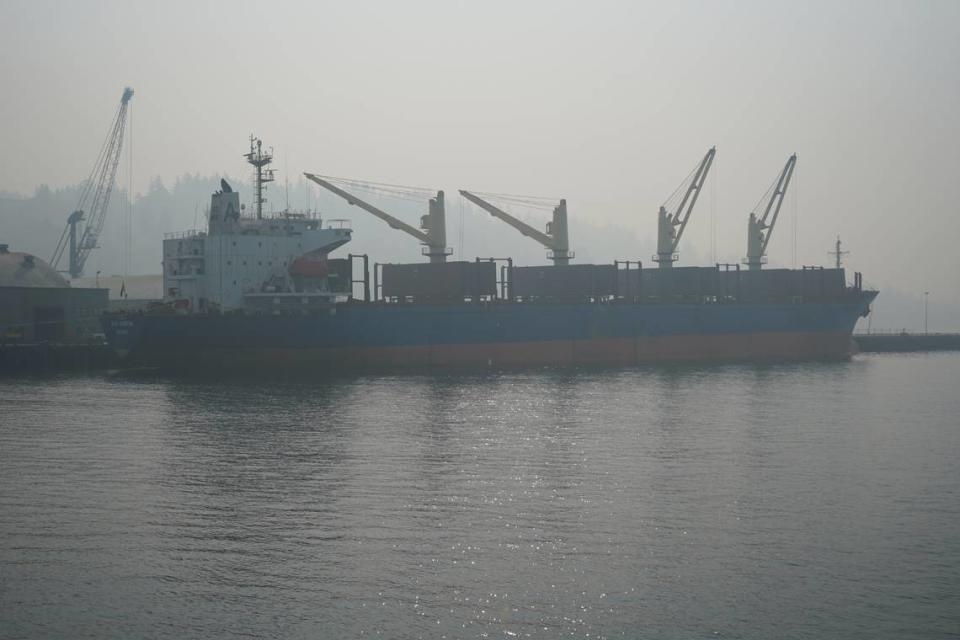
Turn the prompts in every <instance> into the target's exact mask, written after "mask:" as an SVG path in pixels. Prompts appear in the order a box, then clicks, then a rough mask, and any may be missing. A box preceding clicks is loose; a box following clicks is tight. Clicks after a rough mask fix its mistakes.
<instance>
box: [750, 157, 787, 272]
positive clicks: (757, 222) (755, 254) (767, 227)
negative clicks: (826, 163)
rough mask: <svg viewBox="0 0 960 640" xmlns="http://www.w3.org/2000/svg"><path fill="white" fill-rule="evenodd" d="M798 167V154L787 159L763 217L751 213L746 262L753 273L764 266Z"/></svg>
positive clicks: (774, 185)
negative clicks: (782, 207) (768, 247)
mask: <svg viewBox="0 0 960 640" xmlns="http://www.w3.org/2000/svg"><path fill="white" fill-rule="evenodd" d="M796 165H797V154H793V155H792V156H790V157H789V158H787V163H786V164H785V165H784V166H783V171H781V172H780V175H779V176H778V177H777V179H776V181H775V182H774V184H773V191H772V192H771V193H770V198H769V199H768V200H767V204H766V207H765V208H764V211H763V216H762V217H760V218H759V219H758V218H757V214H756V211H753V212H751V213H750V219H749V220H748V221H747V257H746V258H745V259H744V262H745V263H746V265H747V268H748V269H750V270H751V271H755V270H757V269H760V268H761V266H762V265H763V261H764V256H765V255H766V253H767V245H768V244H769V243H770V236H771V235H773V228H774V227H775V226H776V224H777V217H778V216H779V215H780V207H781V206H783V199H784V197H786V193H787V187H789V186H790V179H791V178H792V177H793V169H794V167H796ZM771 213H772V214H773V216H772V217H771V215H770V214H771ZM768 220H769V222H768Z"/></svg>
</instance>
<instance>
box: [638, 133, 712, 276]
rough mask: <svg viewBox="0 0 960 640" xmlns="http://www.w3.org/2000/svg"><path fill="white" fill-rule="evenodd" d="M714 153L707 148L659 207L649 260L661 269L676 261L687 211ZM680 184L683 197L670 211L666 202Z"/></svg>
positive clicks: (688, 217) (691, 204) (687, 214)
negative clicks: (674, 208)
mask: <svg viewBox="0 0 960 640" xmlns="http://www.w3.org/2000/svg"><path fill="white" fill-rule="evenodd" d="M716 154H717V148H716V147H710V150H709V151H707V153H706V155H704V156H703V160H701V161H700V163H699V164H698V165H697V168H696V169H694V170H693V172H692V173H691V174H690V175H689V176H687V178H686V179H685V180H684V181H683V182H682V183H680V186H679V187H678V188H677V190H676V191H674V192H673V195H672V196H670V198H669V199H668V200H667V202H665V203H664V204H663V205H662V206H661V207H660V211H659V213H658V214H657V255H655V256H653V261H654V262H656V263H658V265H659V267H660V268H661V269H669V268H670V267H672V266H673V263H674V262H676V261H677V257H678V256H677V247H678V246H680V238H681V237H682V236H683V230H684V229H686V228H687V222H688V221H689V220H690V214H691V213H692V212H693V207H694V205H696V204H697V198H699V197H700V190H701V188H702V187H703V183H704V182H705V181H706V179H707V174H708V173H709V172H710V165H712V164H713V157H714V156H715V155H716ZM684 185H687V189H686V191H684V193H683V198H682V199H681V200H680V202H679V204H678V205H677V206H676V210H675V211H670V208H669V203H670V202H671V201H672V200H673V199H674V197H675V196H677V195H678V194H679V193H680V190H681V189H682V188H683V186H684Z"/></svg>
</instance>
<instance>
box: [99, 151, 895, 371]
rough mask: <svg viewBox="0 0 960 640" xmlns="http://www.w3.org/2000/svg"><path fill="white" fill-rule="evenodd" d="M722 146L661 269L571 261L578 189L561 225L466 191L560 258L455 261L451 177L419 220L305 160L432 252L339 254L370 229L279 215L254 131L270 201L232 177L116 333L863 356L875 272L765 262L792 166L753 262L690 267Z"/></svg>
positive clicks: (403, 346)
mask: <svg viewBox="0 0 960 640" xmlns="http://www.w3.org/2000/svg"><path fill="white" fill-rule="evenodd" d="M713 152H714V150H713V149H711V150H710V152H708V154H707V156H705V157H704V160H703V161H702V162H701V163H700V165H699V166H698V169H697V170H695V172H694V174H692V177H691V178H690V179H689V180H688V183H687V185H686V189H683V190H678V191H679V193H680V196H678V199H677V202H676V203H674V205H675V206H672V210H668V209H667V208H666V207H661V210H660V216H659V221H660V237H659V243H658V255H657V256H654V258H653V260H654V261H656V262H657V263H658V264H657V267H655V268H644V266H643V264H641V263H640V262H639V261H616V262H614V263H612V264H597V265H593V264H570V260H571V259H572V258H573V257H574V254H573V252H571V251H570V250H569V243H568V238H567V230H566V203H565V202H563V201H561V203H560V205H559V206H557V207H556V208H554V210H553V219H552V220H551V223H550V224H549V225H548V227H547V231H546V233H543V232H539V231H537V230H534V229H533V228H531V227H527V225H526V224H525V223H523V222H522V221H520V220H518V219H516V218H514V217H512V216H510V214H508V213H506V212H505V211H503V210H502V209H500V208H498V207H496V206H495V205H493V204H491V202H490V201H489V200H487V199H484V198H481V197H480V196H479V195H477V194H474V193H471V192H466V191H464V192H461V193H462V194H463V195H464V197H466V198H468V199H470V200H471V201H472V202H475V203H477V204H478V205H480V206H481V207H482V208H484V209H486V210H488V211H489V212H490V213H491V214H492V215H494V216H495V217H498V218H500V219H502V220H504V221H505V222H508V223H509V224H511V226H514V227H515V228H517V229H518V230H519V231H520V232H522V233H524V235H528V236H530V237H531V238H533V239H535V240H538V241H540V242H541V243H542V244H544V245H545V246H547V247H548V248H549V249H550V253H549V254H548V257H549V258H550V259H551V260H553V262H554V264H552V265H548V266H519V265H514V264H513V261H512V260H510V259H502V260H501V259H494V258H486V259H481V258H477V259H475V260H473V261H449V260H448V257H449V256H450V254H451V251H450V249H449V248H447V247H446V246H445V244H446V242H445V241H446V235H445V234H446V231H445V223H444V195H443V192H437V193H436V195H435V196H434V197H432V198H430V200H429V208H428V212H427V214H426V215H425V216H423V218H422V219H421V224H420V227H419V228H415V227H413V226H412V225H408V224H406V223H404V222H403V221H402V220H400V219H399V218H396V217H394V216H391V215H390V214H388V213H386V212H385V211H382V210H381V209H379V208H377V207H375V206H373V205H371V204H369V203H368V202H365V201H364V200H361V199H360V198H359V197H357V196H356V195H355V194H353V193H350V192H348V191H347V190H346V189H344V188H343V187H342V186H339V185H337V184H336V183H335V182H334V181H333V179H330V178H326V177H322V176H317V175H314V174H305V175H306V176H307V177H308V178H309V179H311V180H313V181H314V182H316V183H318V184H320V185H321V186H323V187H325V188H327V189H329V190H330V191H332V192H333V193H335V194H337V195H339V196H341V197H343V198H344V199H346V200H347V202H349V203H350V204H352V205H356V206H359V207H360V208H362V209H365V210H367V211H368V212H370V213H371V214H373V215H375V216H377V217H379V218H381V219H383V220H384V221H385V222H387V223H388V224H389V225H390V226H391V227H392V228H394V229H397V230H400V231H404V232H406V233H408V234H409V235H412V236H414V237H415V238H416V239H418V240H419V241H420V242H421V243H422V244H423V245H424V247H423V253H424V255H426V256H427V257H428V259H429V262H424V263H410V264H379V263H371V261H370V259H369V256H366V255H353V254H347V255H346V256H344V257H335V255H333V256H332V255H331V253H332V252H334V251H335V250H337V249H338V248H340V247H342V246H344V245H346V244H347V243H348V242H349V241H350V239H351V237H352V230H351V229H350V228H349V225H347V224H344V223H343V222H342V221H326V226H324V222H325V221H324V220H323V219H322V218H320V216H319V215H318V214H311V213H290V212H282V213H280V214H276V215H272V216H265V215H264V213H263V208H262V204H263V203H264V202H265V199H264V186H265V183H266V182H269V181H270V180H271V179H272V173H270V170H269V169H267V168H266V167H267V166H268V165H269V163H270V161H271V160H272V157H271V154H270V153H269V152H266V151H265V150H264V149H263V147H262V143H261V142H260V141H259V140H256V139H254V138H251V147H250V153H249V154H247V161H248V162H249V163H250V164H251V165H253V166H254V167H255V169H256V174H255V180H256V181H255V197H254V207H253V209H254V211H253V212H251V213H249V214H248V213H246V212H245V211H244V210H243V209H244V208H243V207H241V205H240V202H239V195H238V194H237V192H235V191H234V190H233V189H232V188H231V187H230V185H229V184H228V183H226V182H225V181H221V190H219V191H217V192H216V193H214V194H213V196H212V198H211V204H210V210H209V214H208V224H207V229H206V230H203V231H191V232H185V233H179V234H171V235H169V236H167V237H166V238H164V240H163V268H164V273H163V278H164V289H165V299H164V302H163V303H162V304H159V305H157V306H155V307H154V308H152V309H149V310H147V311H145V312H138V313H122V314H112V315H106V316H104V317H103V320H102V323H103V328H104V332H105V335H106V336H107V339H108V341H109V343H110V345H111V346H112V347H113V348H114V349H115V350H116V351H117V353H118V354H119V355H120V356H121V357H122V358H123V359H124V361H125V362H126V363H127V364H129V365H131V366H148V367H158V368H161V369H169V370H180V371H198V370H204V369H207V370H212V371H242V370H249V371H260V370H261V369H262V368H264V367H279V368H282V369H287V370H308V371H313V372H317V373H325V372H330V373H333V372H339V371H344V370H350V369H367V370H390V369H423V368H451V367H484V368H486V367H495V368H500V367H530V366H576V365H620V366H629V365H637V364H641V363H649V362H667V361H677V360H756V359H778V360H779V359H838V358H847V357H849V356H850V355H851V353H852V352H853V349H854V348H855V346H854V343H853V341H852V340H851V334H852V332H853V328H854V325H855V324H856V322H857V320H858V318H860V317H862V316H864V315H866V314H867V313H868V312H869V305H870V303H871V301H872V300H873V299H874V297H875V296H876V295H877V292H876V291H869V290H866V289H864V287H863V284H862V283H863V280H862V277H861V275H860V274H859V273H856V274H854V278H853V282H852V283H847V281H846V275H845V271H844V269H843V268H839V265H837V267H838V268H829V269H828V268H822V267H804V268H802V269H797V270H791V269H761V268H760V266H761V264H762V262H763V260H762V258H763V251H764V250H765V247H766V240H769V235H768V234H769V231H770V230H772V227H773V224H774V223H775V220H776V211H779V204H780V203H781V202H782V198H783V193H784V192H785V191H786V186H787V185H788V184H789V174H788V173H787V168H785V170H784V172H783V173H782V174H781V175H780V178H779V182H778V183H775V188H774V189H773V190H772V192H771V193H772V196H771V198H770V199H769V201H768V202H767V204H766V205H765V206H764V207H763V208H764V211H763V215H762V217H761V216H758V215H753V214H752V215H751V216H750V226H749V232H750V234H751V236H750V240H751V244H750V246H751V247H753V249H752V250H751V251H752V253H751V254H750V255H748V259H747V260H746V261H745V263H746V267H747V268H741V265H740V264H735V265H730V264H717V265H713V266H709V267H677V266H674V264H673V262H674V261H675V260H676V253H675V251H676V247H677V242H678V241H679V237H680V236H681V235H682V232H683V229H684V227H685V226H686V222H687V221H688V219H689V215H690V212H691V211H692V208H693V205H694V204H695V203H696V197H697V195H698V194H699V190H700V188H701V187H702V185H703V180H704V179H705V178H706V175H707V171H708V170H709V166H710V162H712V157H713V155H712V154H713ZM793 160H795V156H794V157H793ZM788 167H789V168H790V172H791V173H792V166H791V165H789V163H788ZM771 212H774V213H773V217H772V218H770V217H769V215H770V213H771ZM758 251H759V253H760V255H759V256H758V255H757V252H758Z"/></svg>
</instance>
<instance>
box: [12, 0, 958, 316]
mask: <svg viewBox="0 0 960 640" xmlns="http://www.w3.org/2000/svg"><path fill="white" fill-rule="evenodd" d="M0 60H2V66H0V81H2V86H3V94H2V96H3V97H2V100H0V123H2V124H0V127H2V128H3V129H2V130H3V141H4V143H5V149H4V153H3V157H4V168H3V173H2V175H0V190H8V191H20V192H25V193H29V192H31V191H32V190H33V189H34V187H35V186H36V185H37V184H38V183H41V182H45V183H48V184H50V185H54V186H57V185H64V184H74V183H76V182H78V181H79V180H81V179H82V178H84V177H85V176H86V175H87V173H88V172H89V170H90V166H91V164H92V161H93V158H94V156H95V155H96V151H97V149H98V148H99V145H100V144H101V142H102V139H103V137H104V135H105V133H106V129H107V125H108V124H109V120H110V117H111V115H112V113H113V110H114V109H115V107H116V104H117V102H118V100H119V97H120V93H121V91H122V89H123V86H124V85H131V86H132V87H134V89H135V90H136V96H135V97H134V107H133V131H134V150H135V171H134V173H135V187H136V189H138V190H143V189H145V188H146V185H147V184H148V182H149V180H150V179H151V178H152V177H153V176H155V175H159V176H161V177H162V178H163V179H164V180H165V181H172V180H173V179H174V178H175V176H176V175H178V174H182V173H185V172H190V173H194V172H199V173H201V174H219V173H228V174H231V175H242V174H243V172H244V169H245V167H244V165H243V160H242V158H241V157H240V156H241V154H242V153H243V152H244V151H245V150H246V148H245V146H246V144H247V143H246V138H247V136H248V135H249V134H250V133H256V134H257V135H259V136H261V137H263V138H264V140H265V141H266V142H268V143H269V144H272V145H273V146H275V147H276V150H277V155H278V162H277V168H279V169H280V170H283V169H284V168H285V167H289V171H290V173H291V174H293V173H296V172H300V171H313V172H317V173H322V174H331V175H342V176H349V177H358V178H367V179H371V180H378V181H384V182H395V183H401V184H412V185H421V186H426V187H432V188H444V189H447V190H448V191H450V192H454V191H455V189H457V188H472V189H477V190H481V191H501V192H514V193H523V194H535V195H545V196H557V197H561V196H562V197H566V198H568V200H569V203H570V216H571V218H577V217H584V218H589V219H592V220H598V221H607V220H609V221H616V222H617V223H620V224H627V225H630V226H632V227H634V228H637V229H638V230H639V231H641V232H642V233H644V234H648V235H649V237H650V238H652V237H653V235H654V233H655V216H656V210H657V207H658V206H659V205H660V203H661V202H663V200H665V199H666V198H667V196H669V195H670V193H671V192H672V191H673V189H674V188H675V187H676V185H677V184H678V183H679V182H680V181H681V179H683V178H684V176H686V174H687V173H688V172H689V171H690V170H691V169H692V167H693V165H694V164H695V163H696V162H697V161H698V160H699V158H700V157H701V156H702V155H703V153H704V152H705V151H706V149H707V148H708V147H709V146H711V145H717V150H718V155H717V161H716V164H715V168H714V171H713V173H712V175H711V177H710V178H709V180H708V186H707V189H705V193H704V196H703V198H702V199H701V204H700V206H699V207H698V209H697V211H696V212H695V213H694V218H693V219H692V221H691V223H690V227H689V228H688V230H687V235H686V237H685V243H684V245H683V246H681V259H682V257H683V253H684V246H687V247H689V248H696V251H697V252H698V253H699V255H701V256H709V255H710V233H711V232H710V226H711V225H710V221H711V220H710V218H711V213H713V214H714V215H715V216H716V222H717V229H718V231H717V246H718V253H719V257H720V258H721V259H730V260H732V259H738V258H740V257H742V256H743V255H744V252H745V244H746V241H745V236H746V213H747V211H749V210H750V209H751V208H752V207H753V206H754V204H755V203H756V201H757V199H758V198H759V197H760V196H761V195H762V194H763V192H764V191H765V190H766V188H767V187H768V186H769V183H770V182H771V181H772V180H773V178H774V177H775V175H776V173H777V172H778V171H779V170H780V169H781V167H782V165H783V163H784V162H785V161H786V158H787V156H788V155H789V154H790V153H792V152H794V151H796V152H797V153H798V154H799V162H798V166H797V174H796V182H795V185H794V187H795V193H794V196H795V198H796V200H794V196H791V197H788V202H787V204H786V205H785V207H784V211H783V218H782V220H781V224H780V226H779V228H778V230H777V232H776V233H775V234H774V238H773V240H772V241H771V244H770V247H769V254H770V261H771V263H780V264H787V265H789V264H790V262H791V239H792V225H793V220H792V217H793V214H794V209H796V211H797V215H798V258H797V262H798V264H814V263H816V264H822V263H825V262H827V261H828V260H829V257H828V256H827V251H828V250H830V248H831V243H832V242H833V239H834V237H835V235H836V234H838V233H839V234H841V236H842V237H843V238H844V240H845V242H846V244H847V248H848V249H849V250H850V251H852V254H851V256H850V258H849V264H850V266H851V267H852V268H854V269H858V270H862V271H864V272H865V277H866V279H867V281H868V282H869V283H873V284H876V285H880V286H896V287H899V288H902V289H904V290H910V291H920V290H923V289H929V290H931V292H932V293H931V297H934V298H939V299H941V300H945V301H946V300H950V301H952V302H954V303H956V302H960V284H958V281H957V278H958V275H960V250H958V248H957V240H958V236H960V215H958V214H960V211H958V207H957V205H956V198H955V196H954V191H955V185H956V183H957V176H958V175H960V159H958V158H960V156H958V151H957V150H958V148H960V123H958V111H960V81H958V80H957V77H958V63H960V2H956V1H945V2H917V1H914V2H824V3H818V2H795V1H794V2H767V1H764V2H669V3H668V2H661V3H656V4H646V3H640V2H598V1H592V2H556V1H553V2H519V1H516V0H514V1H512V2H494V1H489V0H487V1H484V2H479V1H477V2H453V1H449V0H448V1H444V2H333V3H326V2H316V1H314V2H271V3H260V4H254V3H246V2H197V1H193V2H163V3H160V2H151V3H147V2H129V1H127V2H43V1H37V0H31V1H30V2H19V1H11V0H0ZM65 215H66V214H65ZM571 227H572V228H574V227H575V223H573V222H571ZM157 241H158V242H159V238H158V239H157ZM571 245H572V246H573V247H574V248H576V238H573V239H572V240H571ZM643 257H645V258H648V256H643Z"/></svg>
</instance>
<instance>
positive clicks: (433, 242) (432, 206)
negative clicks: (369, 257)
mask: <svg viewBox="0 0 960 640" xmlns="http://www.w3.org/2000/svg"><path fill="white" fill-rule="evenodd" d="M303 175H304V176H305V177H306V178H307V179H308V180H311V181H313V182H315V183H317V184H318V185H320V186H321V187H323V188H324V189H326V190H327V191H330V192H331V193H334V194H336V195H338V196H340V197H341V198H343V199H344V200H346V201H347V204H351V205H356V206H358V207H360V208H361V209H363V210H365V211H368V212H370V213H372V214H373V215H375V216H376V217H378V218H380V219H381V220H383V221H384V222H386V223H387V224H388V225H390V228H392V229H398V230H400V231H403V232H405V233H407V234H409V235H411V236H413V237H414V238H416V239H417V240H419V241H420V242H421V243H423V244H424V245H425V246H424V247H423V251H422V253H423V255H425V256H427V257H428V258H430V262H446V261H447V256H449V255H450V254H451V253H453V249H451V248H450V247H448V246H447V223H446V215H445V211H444V204H443V191H437V195H436V196H435V197H433V198H430V200H429V207H428V210H427V215H425V216H421V217H420V229H417V228H415V227H413V226H411V225H409V224H407V223H406V222H404V221H403V220H400V219H399V218H395V217H394V216H392V215H390V214H389V213H387V212H385V211H383V210H381V209H378V208H377V207H375V206H373V205H372V204H370V203H369V202H364V201H363V200H361V199H360V198H358V197H356V196H355V195H353V194H351V193H349V192H347V191H344V190H343V189H341V188H340V187H338V186H337V185H335V184H333V183H332V182H330V181H329V180H327V178H329V176H318V175H314V174H312V173H304V174H303Z"/></svg>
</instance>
